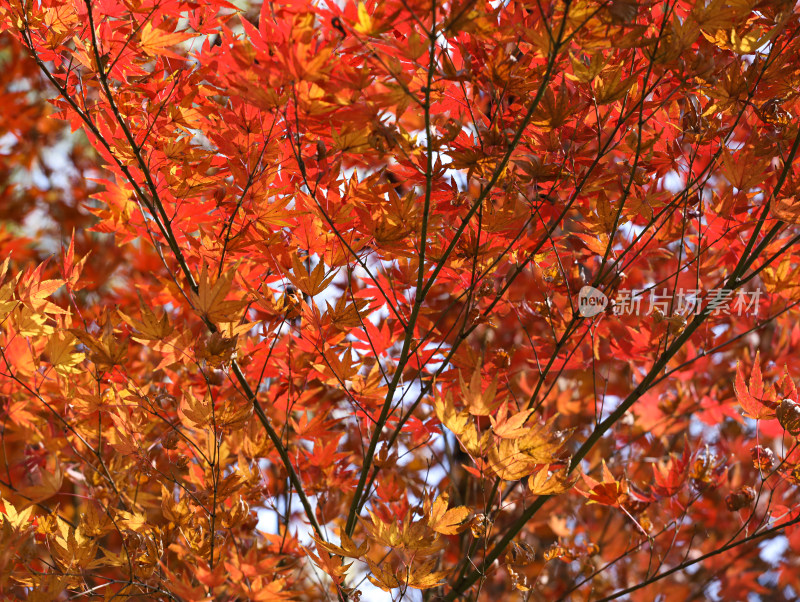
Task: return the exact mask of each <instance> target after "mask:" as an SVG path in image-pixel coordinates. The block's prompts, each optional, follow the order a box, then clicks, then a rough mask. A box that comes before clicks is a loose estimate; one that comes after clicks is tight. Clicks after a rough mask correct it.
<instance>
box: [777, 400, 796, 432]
mask: <svg viewBox="0 0 800 602" xmlns="http://www.w3.org/2000/svg"><path fill="white" fill-rule="evenodd" d="M775 413H776V415H777V416H778V422H780V424H781V426H782V427H783V428H785V429H786V431H787V432H789V433H790V434H792V435H797V434H800V406H798V405H797V404H796V403H795V402H794V401H792V400H791V399H784V400H783V401H782V402H781V405H779V406H778V409H777V411H776V412H775Z"/></svg>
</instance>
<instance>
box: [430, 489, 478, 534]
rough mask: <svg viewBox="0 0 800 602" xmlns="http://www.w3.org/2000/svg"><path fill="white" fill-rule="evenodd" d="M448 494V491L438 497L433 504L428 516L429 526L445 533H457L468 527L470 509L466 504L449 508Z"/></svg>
mask: <svg viewBox="0 0 800 602" xmlns="http://www.w3.org/2000/svg"><path fill="white" fill-rule="evenodd" d="M447 506H448V496H447V494H446V493H443V494H441V495H440V496H439V497H437V498H436V501H435V502H433V506H431V513H430V516H429V517H428V526H429V527H430V528H431V529H433V530H434V531H436V532H437V533H441V534H443V535H455V534H457V533H460V532H461V531H463V530H464V529H465V528H466V526H467V525H466V523H467V522H468V519H469V514H470V512H469V509H468V508H466V507H464V506H459V507H458V508H451V509H450V510H448V509H447Z"/></svg>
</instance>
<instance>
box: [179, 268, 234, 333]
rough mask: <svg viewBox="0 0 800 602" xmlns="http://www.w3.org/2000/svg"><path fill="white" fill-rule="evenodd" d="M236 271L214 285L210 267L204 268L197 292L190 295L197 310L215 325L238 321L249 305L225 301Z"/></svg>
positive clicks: (232, 270)
mask: <svg viewBox="0 0 800 602" xmlns="http://www.w3.org/2000/svg"><path fill="white" fill-rule="evenodd" d="M235 270H236V268H233V269H231V270H229V271H227V272H226V273H225V274H223V275H221V276H220V277H219V278H218V279H217V280H216V281H215V282H214V283H213V284H212V283H211V277H210V276H209V274H208V266H203V270H202V271H201V272H200V278H199V280H198V283H197V292H196V293H194V292H192V293H190V298H191V299H192V303H193V304H194V307H195V309H196V310H197V311H198V312H200V314H201V315H202V316H203V317H205V318H207V319H208V320H209V321H211V322H213V323H217V322H231V321H238V318H237V317H236V316H237V314H238V313H239V311H240V310H241V309H242V308H244V307H245V306H246V305H247V301H244V300H231V301H226V300H225V297H227V296H228V293H229V292H230V290H231V285H232V283H233V275H234V274H235Z"/></svg>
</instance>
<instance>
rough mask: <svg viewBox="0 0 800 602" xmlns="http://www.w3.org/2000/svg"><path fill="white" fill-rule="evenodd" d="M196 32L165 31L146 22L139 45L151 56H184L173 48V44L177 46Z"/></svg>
mask: <svg viewBox="0 0 800 602" xmlns="http://www.w3.org/2000/svg"><path fill="white" fill-rule="evenodd" d="M194 36H195V34H193V33H186V32H182V31H165V30H163V29H160V28H158V27H153V25H152V23H145V24H144V27H142V31H141V36H140V42H139V47H140V48H141V49H142V50H143V51H144V52H145V53H146V54H149V55H150V56H158V55H162V56H169V57H172V58H176V59H180V58H184V57H182V56H181V55H179V54H176V53H175V52H172V51H171V50H168V48H170V47H171V46H176V45H178V44H180V43H181V42H184V41H185V40H188V39H189V38H193V37H194Z"/></svg>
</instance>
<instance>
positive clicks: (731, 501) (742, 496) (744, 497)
mask: <svg viewBox="0 0 800 602" xmlns="http://www.w3.org/2000/svg"><path fill="white" fill-rule="evenodd" d="M755 499H756V491H755V489H753V488H752V487H749V486H747V487H741V488H740V489H737V490H736V491H732V492H730V493H729V494H728V495H727V496H726V497H725V505H726V506H727V507H728V510H730V511H731V512H736V511H737V510H741V509H742V508H747V507H748V506H749V505H750V504H752V503H753V500H755Z"/></svg>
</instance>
